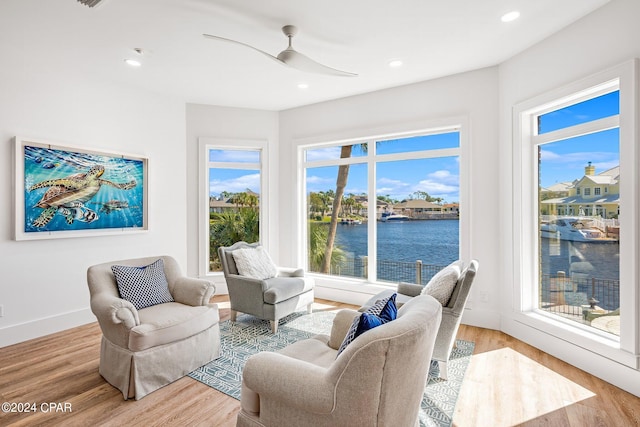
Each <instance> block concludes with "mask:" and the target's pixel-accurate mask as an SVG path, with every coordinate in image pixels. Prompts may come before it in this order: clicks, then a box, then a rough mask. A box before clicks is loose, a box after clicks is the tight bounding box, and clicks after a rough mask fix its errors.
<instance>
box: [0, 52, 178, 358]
mask: <svg viewBox="0 0 640 427" xmlns="http://www.w3.org/2000/svg"><path fill="white" fill-rule="evenodd" d="M15 62H16V61H12V60H11V58H6V57H3V66H2V67H0V94H2V96H0V117H1V118H2V119H1V120H0V159H1V160H0V177H1V178H0V179H1V182H2V185H1V186H0V206H2V212H3V213H2V215H0V264H1V279H0V304H1V305H3V306H4V317H1V318H0V347H2V346H5V345H9V344H13V343H16V342H20V341H25V340H27V339H30V338H33V337H36V336H42V335H46V334H48V333H52V332H56V331H59V330H63V329H67V328H69V327H73V326H77V325H80V324H83V323H88V322H92V321H95V317H94V316H93V314H92V313H91V311H90V309H89V292H88V289H87V283H86V270H87V267H88V266H90V265H92V264H95V263H100V262H106V261H110V260H118V259H124V258H130V257H138V256H147V255H151V254H162V253H167V254H171V255H173V256H175V257H176V258H177V259H178V261H179V262H180V264H182V265H183V266H185V265H186V238H185V229H186V225H185V222H186V208H185V206H186V197H185V192H184V188H185V186H186V179H185V178H186V177H185V165H186V159H185V144H184V139H185V127H184V126H185V125H184V114H185V113H184V103H183V102H180V101H178V100H175V99H170V98H167V97H164V96H159V95H155V94H149V93H145V92H140V91H137V90H135V89H133V88H130V87H122V86H116V85H112V84H110V83H109V82H104V81H98V80H92V79H91V77H89V76H84V75H81V74H79V73H78V74H74V73H73V72H72V70H69V73H66V72H52V70H51V69H47V68H46V67H42V68H41V69H37V70H34V69H31V68H21V67H20V66H15V65H16V64H15ZM10 64H11V65H13V66H10ZM15 135H22V136H26V137H32V138H40V139H44V140H49V141H56V142H65V143H68V144H71V145H75V146H81V147H87V148H93V149H102V150H109V151H116V152H117V151H120V152H125V153H131V154H138V155H143V156H146V157H148V158H149V212H150V216H149V228H150V229H149V231H148V232H147V233H144V234H135V235H116V236H104V237H84V238H67V239H55V240H38V241H20V242H16V241H14V240H12V239H13V223H12V210H13V209H14V201H13V199H12V186H13V184H12V182H13V179H12V176H11V169H12V155H11V154H12V141H11V139H12V137H13V136H15Z"/></svg>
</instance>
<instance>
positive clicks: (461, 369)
mask: <svg viewBox="0 0 640 427" xmlns="http://www.w3.org/2000/svg"><path fill="white" fill-rule="evenodd" d="M334 316H335V313H334V312H331V311H320V312H315V313H313V314H306V312H298V313H293V314H291V315H289V316H287V317H285V318H284V319H281V320H280V323H279V326H278V332H277V333H276V334H272V333H271V329H270V327H269V322H266V321H263V320H259V319H256V318H255V317H253V316H249V315H244V314H243V315H239V316H238V318H237V321H236V322H230V321H228V320H227V321H224V322H221V323H220V357H219V358H217V359H216V360H214V361H212V362H210V363H208V364H206V365H205V366H203V367H201V368H199V369H197V370H195V371H193V372H191V373H190V374H189V376H190V377H191V378H193V379H195V380H198V381H200V382H202V383H204V384H206V385H208V386H209V387H212V388H214V389H216V390H218V391H220V392H222V393H224V394H227V395H229V396H231V397H233V398H235V399H238V400H240V388H241V384H242V368H243V367H244V364H245V362H246V360H247V359H248V358H249V356H251V355H252V354H256V353H258V352H261V351H276V350H279V349H281V348H284V347H286V346H287V345H289V344H291V343H294V342H296V341H299V340H302V339H306V338H310V337H312V336H314V335H317V334H322V333H324V334H328V333H329V331H331V325H332V322H333V318H334ZM473 347H474V344H473V343H472V342H469V341H463V340H457V341H456V348H454V350H453V352H452V354H451V357H450V359H449V369H448V371H449V380H447V381H444V380H441V379H438V365H437V363H432V365H431V370H430V372H429V380H428V382H427V386H426V388H425V392H424V396H423V398H422V404H421V411H420V414H419V418H420V425H421V426H425V427H431V426H437V427H448V426H451V423H452V419H453V414H454V410H455V406H456V401H457V400H458V394H459V392H460V387H461V386H462V380H463V379H464V373H465V371H466V370H467V366H468V365H469V361H470V360H471V355H472V354H473Z"/></svg>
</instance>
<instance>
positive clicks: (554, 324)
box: [513, 311, 638, 369]
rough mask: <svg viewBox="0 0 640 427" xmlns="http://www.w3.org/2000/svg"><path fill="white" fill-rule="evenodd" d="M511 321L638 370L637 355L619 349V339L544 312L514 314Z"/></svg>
mask: <svg viewBox="0 0 640 427" xmlns="http://www.w3.org/2000/svg"><path fill="white" fill-rule="evenodd" d="M513 320H514V321H515V322H517V323H519V324H521V325H524V326H527V327H530V328H534V329H536V330H537V331H539V332H542V333H544V334H548V335H551V336H553V337H555V338H558V339H560V340H562V341H565V342H567V343H569V344H572V345H574V346H577V347H580V348H582V349H584V350H586V351H589V352H592V353H594V354H598V355H600V356H603V357H606V358H607V359H610V360H612V361H615V362H617V363H620V364H623V365H625V366H628V367H631V368H633V369H638V355H634V354H632V353H629V352H628V351H625V350H623V349H622V348H620V339H619V337H617V336H615V335H611V334H607V333H606V332H603V331H599V330H591V328H590V327H588V326H583V325H580V324H573V322H571V321H562V320H558V319H556V318H555V316H553V315H549V314H547V313H544V312H539V311H530V312H523V313H515V314H514V315H513Z"/></svg>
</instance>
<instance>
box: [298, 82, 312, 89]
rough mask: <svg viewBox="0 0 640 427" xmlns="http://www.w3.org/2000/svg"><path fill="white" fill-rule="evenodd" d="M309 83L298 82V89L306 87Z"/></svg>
mask: <svg viewBox="0 0 640 427" xmlns="http://www.w3.org/2000/svg"><path fill="white" fill-rule="evenodd" d="M308 88H309V85H308V84H306V83H298V89H308Z"/></svg>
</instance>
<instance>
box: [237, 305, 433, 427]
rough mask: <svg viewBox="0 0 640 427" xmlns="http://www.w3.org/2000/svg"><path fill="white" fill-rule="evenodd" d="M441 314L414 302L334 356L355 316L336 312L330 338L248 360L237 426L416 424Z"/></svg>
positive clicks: (307, 342)
mask: <svg viewBox="0 0 640 427" xmlns="http://www.w3.org/2000/svg"><path fill="white" fill-rule="evenodd" d="M441 313H442V306H441V305H440V304H439V303H438V302H437V301H436V300H435V299H434V298H433V297H431V296H429V295H423V296H419V297H416V298H413V299H412V300H411V301H409V302H408V303H406V304H404V305H403V306H402V307H401V308H400V309H399V310H398V317H397V319H395V320H392V321H390V322H388V323H385V324H383V325H381V326H378V327H376V328H374V329H371V330H369V331H367V332H365V333H363V334H362V335H360V336H358V337H357V338H355V339H354V340H353V341H352V342H351V343H350V344H349V345H348V346H347V347H346V348H345V349H344V350H343V351H342V352H341V353H340V354H338V349H339V347H340V344H341V343H342V341H343V339H344V337H345V336H346V334H347V331H348V330H349V327H350V326H351V324H352V321H353V319H354V317H355V316H356V315H359V314H360V313H359V312H357V311H354V310H341V311H339V312H338V313H337V315H336V317H335V320H334V322H333V327H332V330H331V335H330V336H328V335H317V336H315V337H313V338H310V339H307V340H302V341H298V342H296V343H294V344H291V345H289V346H288V347H285V348H284V349H283V350H280V351H279V352H277V353H272V352H262V353H258V354H255V355H253V356H251V357H250V358H249V359H248V360H247V363H246V365H245V367H244V370H243V373H242V397H241V402H240V404H241V409H240V413H239V414H238V420H237V426H239V427H248V426H251V427H257V426H270V427H280V426H297V427H302V426H313V427H320V426H414V425H417V424H416V423H417V419H418V410H419V407H420V402H421V401H422V397H423V393H424V389H425V384H426V380H427V374H428V371H429V365H430V359H431V353H432V351H433V345H434V341H435V338H436V333H437V331H438V326H439V325H440V319H441ZM336 355H337V357H336Z"/></svg>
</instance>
